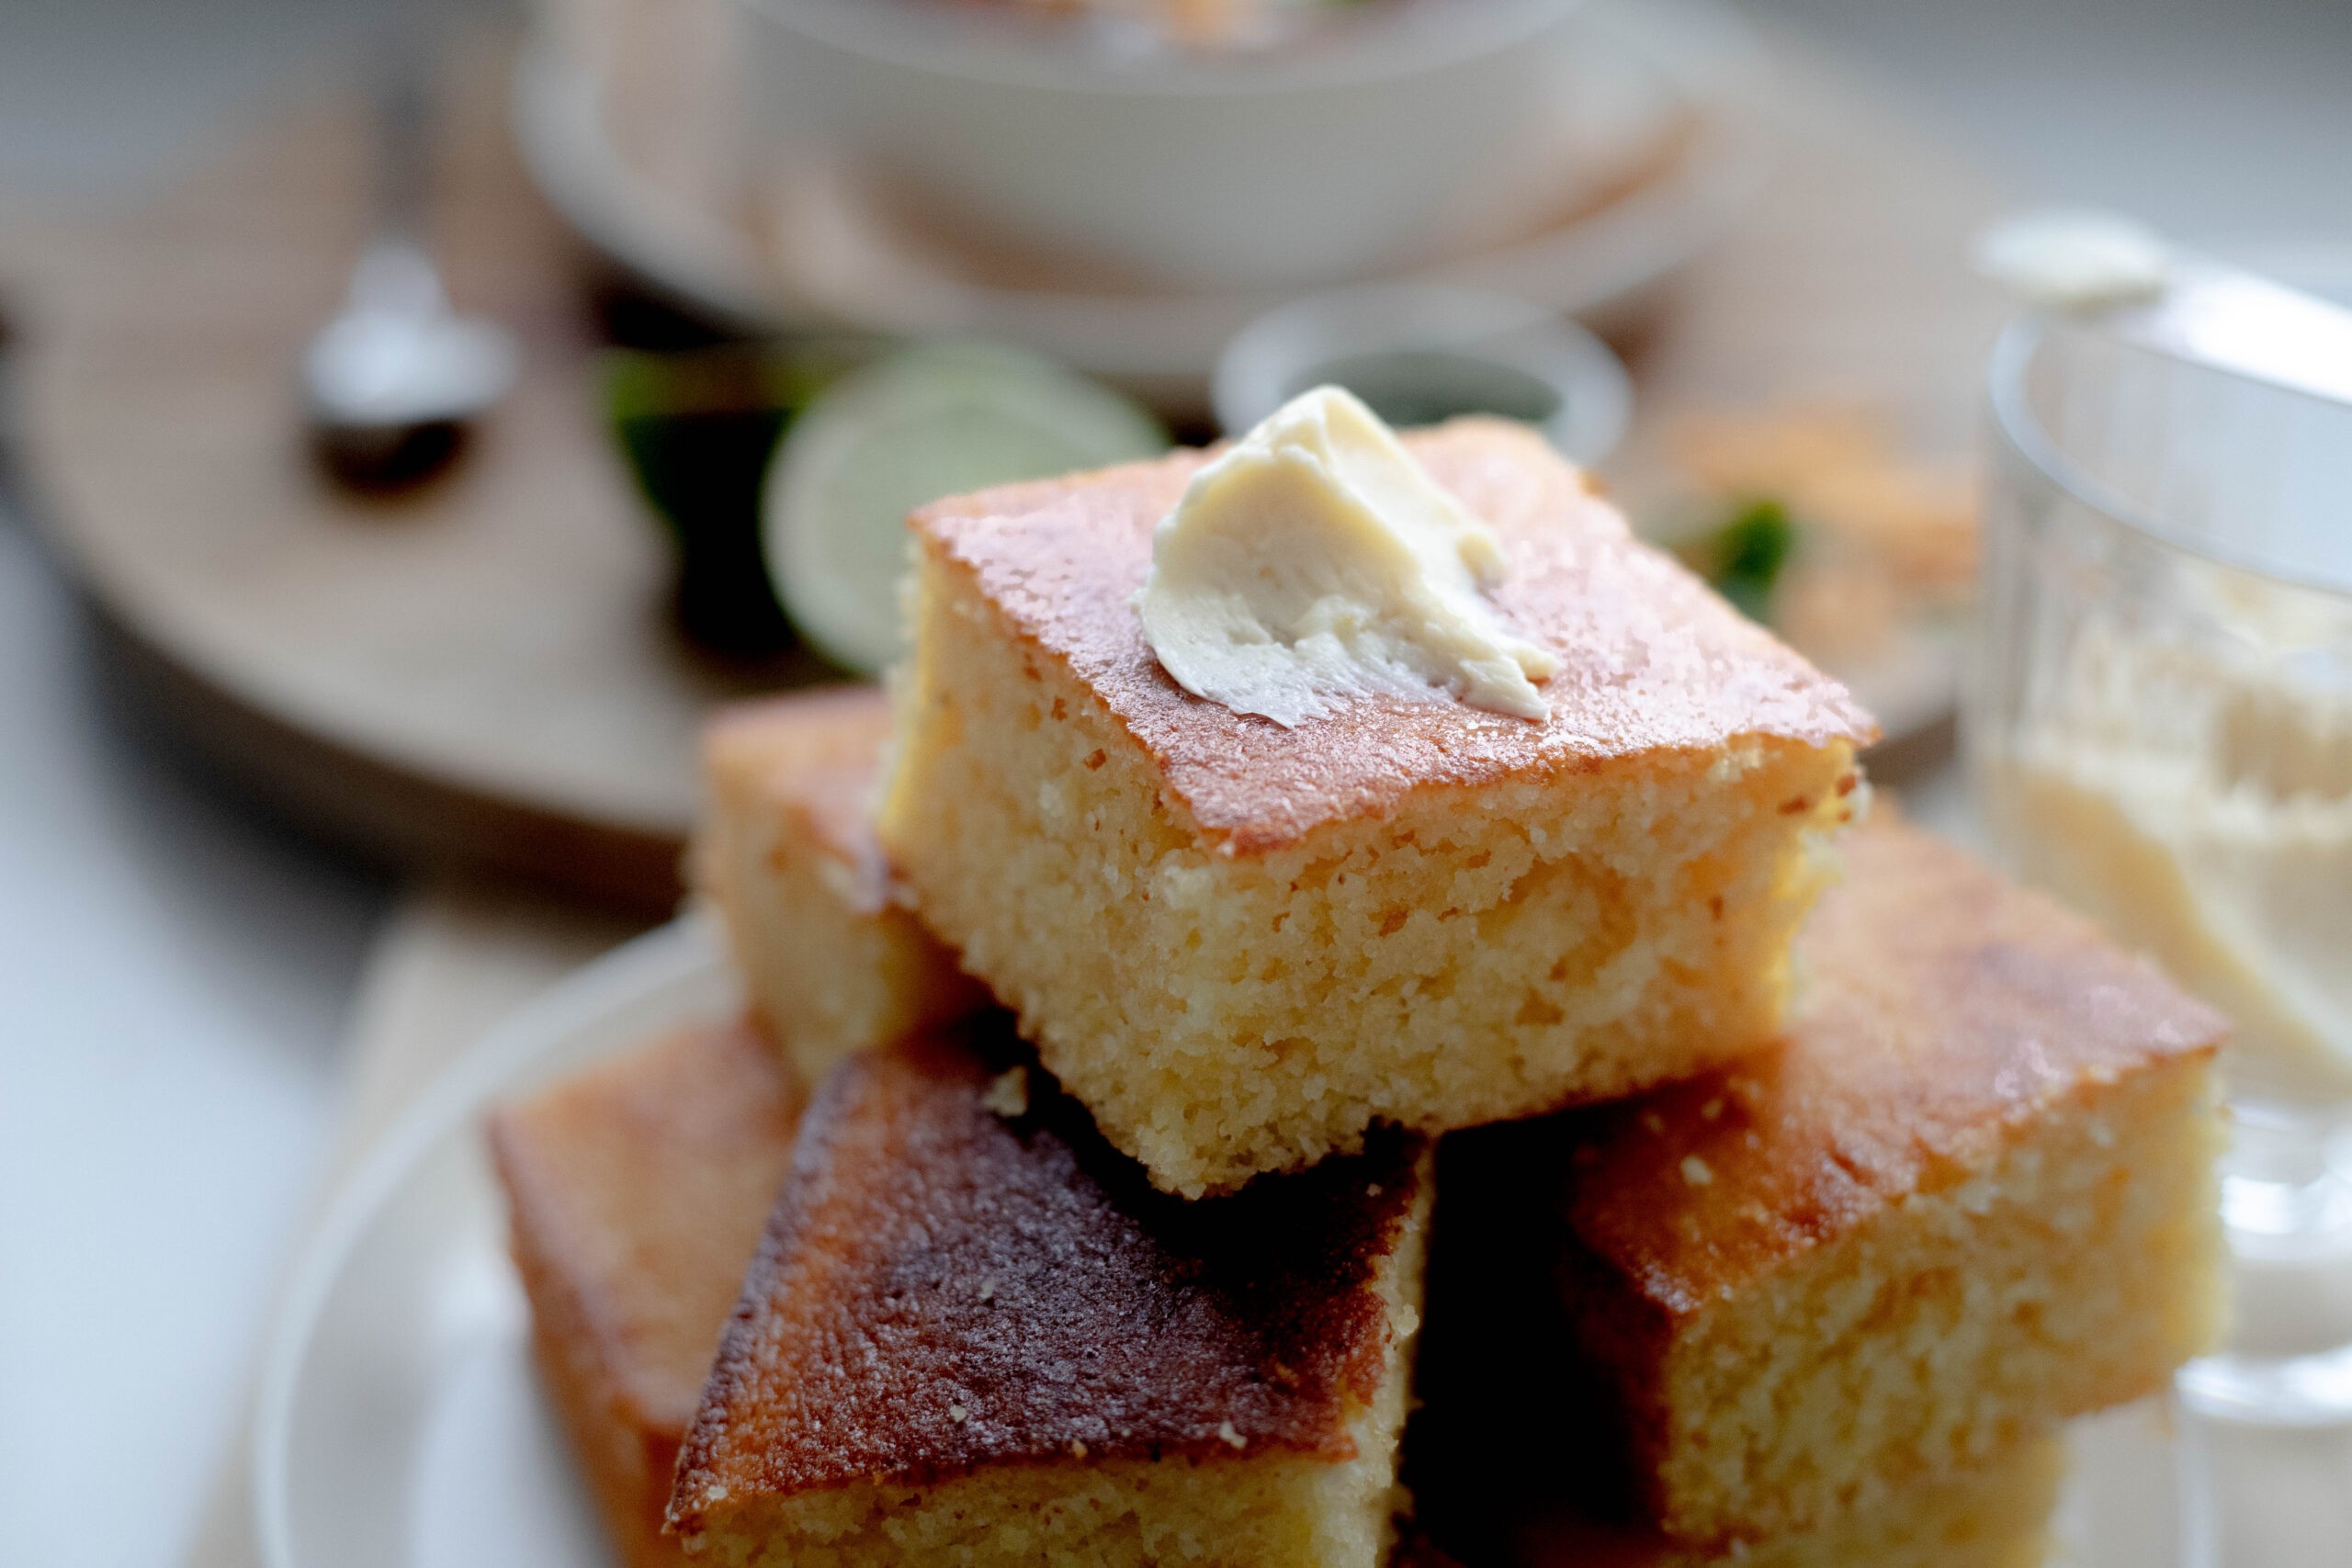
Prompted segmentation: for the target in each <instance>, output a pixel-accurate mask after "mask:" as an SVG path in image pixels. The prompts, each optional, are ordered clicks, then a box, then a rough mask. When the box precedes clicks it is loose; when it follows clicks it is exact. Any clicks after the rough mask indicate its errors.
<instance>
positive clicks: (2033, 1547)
mask: <svg viewBox="0 0 2352 1568" xmlns="http://www.w3.org/2000/svg"><path fill="white" fill-rule="evenodd" d="M2065 1459H2066V1450H2065V1444H2064V1443H2063V1442H2061V1441H2060V1440H2059V1439H2057V1438H2035V1439H2031V1440H2030V1441H2028V1442H2025V1443H2023V1444H2021V1445H2019V1446H2018V1448H2016V1449H2015V1450H2011V1451H2010V1452H2008V1453H2006V1454H2004V1455H2002V1456H2000V1457H1999V1458H1998V1459H1996V1460H1995V1461H1992V1462H1991V1463H1988V1464H1985V1465H1982V1466H1979V1467H1978V1468H1976V1469H1974V1470H1973V1471H1969V1472H1965V1473H1963V1474H1962V1475H1959V1476H1956V1477H1952V1478H1950V1479H1942V1480H1935V1481H1926V1482H1922V1483H1918V1484H1917V1485H1913V1486H1910V1487H1906V1488H1905V1489H1904V1490H1903V1491H1902V1492H1900V1493H1898V1494H1896V1495H1893V1496H1891V1497H1889V1498H1888V1499H1886V1500H1885V1501H1884V1502H1883V1503H1880V1504H1879V1505H1877V1506H1873V1507H1870V1508H1865V1509H1861V1510H1859V1511H1857V1512H1855V1513H1852V1514H1849V1515H1847V1516H1845V1517H1840V1518H1838V1519H1834V1520H1831V1521H1830V1522H1828V1523H1826V1524H1825V1525H1822V1526H1820V1527H1818V1528H1815V1529H1804V1530H1797V1531H1793V1532H1792V1533H1790V1534H1787V1535H1782V1536H1775V1537H1771V1538H1770V1539H1768V1540H1758V1541H1754V1542H1747V1541H1742V1542H1738V1543H1736V1544H1734V1545H1730V1546H1724V1547H1689V1546H1682V1545H1679V1544H1677V1543H1676V1542H1675V1541H1673V1540H1670V1539H1668V1537H1665V1536H1662V1535H1660V1534H1658V1533H1657V1531H1656V1530H1652V1529H1643V1528H1641V1527H1638V1526H1633V1525H1623V1524H1607V1523H1603V1522H1601V1521H1600V1520H1598V1519H1596V1518H1595V1517H1593V1516H1592V1515H1590V1514H1589V1513H1586V1512H1584V1511H1582V1510H1580V1509H1577V1508H1576V1507H1574V1506H1559V1505H1555V1506H1548V1507H1538V1508H1535V1509H1533V1510H1532V1511H1530V1512H1528V1513H1527V1514H1525V1515H1524V1516H1523V1517H1521V1519H1520V1521H1519V1522H1518V1523H1517V1525H1516V1527H1515V1529H1514V1530H1513V1533H1512V1537H1511V1542H1510V1551H1509V1553H1508V1556H1509V1561H1510V1562H1513V1563H1515V1564H1517V1565H1518V1568H1715V1565H1717V1564H1724V1565H1726V1568H1728V1565H1732V1564H1736V1565H1737V1568H2042V1564H2043V1562H2045V1561H2046V1559H2047V1558H2048V1556H2049V1551H2050V1524H2051V1516H2052V1513H2053V1512H2054V1510H2055V1509H2056V1507H2057V1504H2058V1491H2059V1487H2060V1484H2061V1483H2063V1482H2064V1479H2065V1471H2066V1464H2065ZM1489 1506H1493V1505H1492V1503H1491V1501H1490V1504H1489Z"/></svg>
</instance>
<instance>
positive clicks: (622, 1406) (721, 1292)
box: [490, 1024, 803, 1568]
mask: <svg viewBox="0 0 2352 1568" xmlns="http://www.w3.org/2000/svg"><path fill="white" fill-rule="evenodd" d="M802 1099H803V1096H802V1094H801V1091H800V1089H799V1086H798V1084H797V1080H796V1079H794V1077H792V1075H791V1074H790V1073H789V1072H788V1071H786V1068H785V1067H784V1066H783V1065H782V1064H780V1063H779V1062H777V1061H776V1060H775V1053H774V1051H773V1049H772V1048H771V1047H770V1046H769V1045H768V1044H767V1043H766V1042H765V1041H764V1040H763V1039H761V1038H760V1037H759V1036H758V1034H757V1032H755V1031H754V1030H753V1029H752V1027H751V1026H750V1025H748V1024H738V1025H734V1026H711V1027H706V1028H700V1029H690V1030H686V1031H684V1032H681V1033H678V1034H675V1035H673V1036H671V1037H668V1038H666V1039H664V1040H662V1041H661V1042H659V1043H655V1044H652V1045H650V1046H648V1047H645V1048H643V1049H641V1050H639V1051H636V1052H633V1053H631V1054H629V1055H626V1056H622V1057H620V1058H617V1059H616V1060H614V1061H611V1062H607V1063H605V1064H602V1065H600V1066H595V1067H593V1068H591V1069H589V1070H588V1071H586V1072H583V1073H582V1074H580V1075H579V1076H577V1077H573V1078H571V1079H569V1080H567V1081H566V1082H564V1083H561V1084H560V1085H558V1086H556V1087H555V1088H553V1089H548V1090H547V1091H546V1092H544V1093H542V1094H540V1095H539V1096H537V1098H536V1099H533V1100H527V1101H524V1102H522V1103H518V1104H513V1105H508V1106H504V1107H502V1108H500V1109H499V1110H498V1111H495V1112H493V1113H492V1117H491V1122H490V1141H491V1148H492V1154H493V1156H494V1157H495V1160H496V1164H497V1168H498V1174H499V1177H500V1179H501V1180H502V1181H503V1184H504V1185H505V1188H506V1194H507V1201H508V1207H509V1212H510V1219H511V1231H512V1236H513V1246H514V1253H515V1264H516V1266H517V1267H518V1269H520V1270H521V1273H522V1276H523V1285H524V1290H525V1292H526V1294H527V1295H528V1296H529V1298H530V1303H531V1320H532V1338H533V1347H534V1349H535V1351H536V1353H537V1360H538V1364H539V1369H540V1374H541V1377H542V1379H543V1380H544V1382H545V1383H546V1385H547V1388H548V1393H549V1394H550V1395H551V1397H552V1399H553V1401H554V1404H555V1405H556V1408H557V1411H558V1413H559V1415H560V1417H561V1419H562V1422H563V1425H564V1427H565V1429H566V1431H567V1432H568V1434H569V1435H570V1437H571V1443H572V1447H573V1448H574V1450H576V1451H577V1453H578V1454H579V1457H580V1459H581V1461H582V1466H583V1468H584V1469H585V1470H586V1472H587V1475H588V1480H589V1483H590V1489H591V1490H592V1491H593V1492H594V1495H595V1498H596V1502H597V1506H598V1507H599V1508H600V1509H601V1510H602V1512H603V1514H604V1517H605V1526H606V1529H608V1530H609V1531H610V1532H611V1535H612V1538H613V1541H614V1544H615V1545H616V1547H617V1548H618V1549H619V1551H620V1555H621V1557H622V1559H623V1560H624V1561H625V1562H628V1564H629V1565H630V1568H679V1564H681V1563H682V1562H684V1556H683V1555H682V1554H681V1552H680V1551H679V1550H678V1544H677V1542H676V1541H674V1540H669V1539H667V1538H666V1537H664V1536H663V1535H662V1514H663V1510H664V1509H665V1508H666V1507H667V1506H668V1504H669V1498H670V1480H671V1471H672V1469H673V1465H674V1464H675V1462H676V1458H677V1451H678V1444H679V1442H680V1441H681V1440H682V1439H683V1438H684V1436H685V1429H686V1423H687V1422H688V1421H689V1420H690V1419H691V1418H692V1417H693V1416H694V1412H695V1404H696V1402H697V1401H698V1400H699V1399H700V1398H701V1395H702V1387H703V1382H704V1380H705V1379H706V1378H707V1377H708V1376H709V1373H710V1365H711V1360H712V1358H713V1357H714V1356H715V1355H716V1354H717V1352H718V1338H719V1332H720V1330H721V1329H722V1328H723V1327H724V1325H725V1324H726V1322H727V1314H728V1310H729V1308H730V1307H732V1306H733V1305H734V1302H735V1294H736V1292H737V1291H738V1290H739V1289H740V1288H741V1284H742V1279H743V1269H744V1267H745V1265H746V1264H747V1263H749V1262H750V1260H751V1258H752V1253H753V1252H754V1251H755V1250H756V1249H757V1247H758V1246H759V1236H760V1227H761V1224H762V1223H763V1221H764V1220H765V1219H766V1217H767V1213H768V1210H769V1208H770V1207H771V1206H772V1204H773V1203H774V1201H775V1191H776V1188H777V1187H778V1186H779V1185H780V1184H781V1183H782V1182H783V1180H784V1174H785V1169H786V1166H787V1165H788V1164H789V1162H790V1159H791V1154H792V1133H793V1127H794V1124H795V1122H796V1121H797V1117H798V1113H799V1111H800V1109H801V1103H802Z"/></svg>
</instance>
